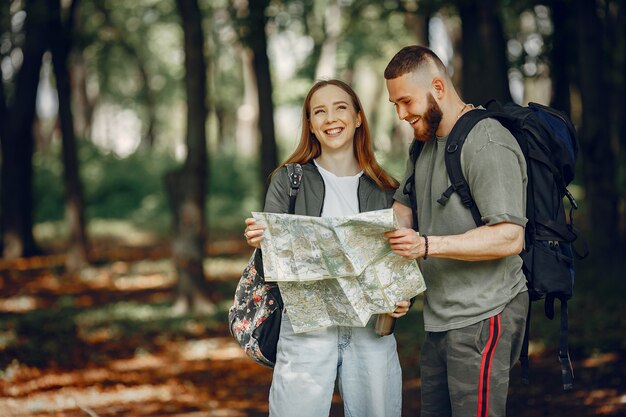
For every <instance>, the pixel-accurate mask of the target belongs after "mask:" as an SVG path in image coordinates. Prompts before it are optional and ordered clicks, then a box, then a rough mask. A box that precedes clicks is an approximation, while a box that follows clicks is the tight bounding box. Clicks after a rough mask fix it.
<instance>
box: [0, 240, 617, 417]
mask: <svg viewBox="0 0 626 417" xmlns="http://www.w3.org/2000/svg"><path fill="white" fill-rule="evenodd" d="M144 243H145V242H144ZM144 243H141V244H133V245H130V244H127V242H124V245H121V244H120V245H117V246H116V245H111V243H110V242H107V243H105V244H103V243H102V242H99V245H100V246H99V249H98V250H99V251H100V254H102V255H107V256H110V255H111V254H115V255H116V256H111V258H113V259H117V260H116V261H113V262H105V261H99V262H96V263H95V264H94V265H92V266H90V267H88V268H86V269H84V270H83V271H82V272H81V274H80V275H78V276H75V277H68V276H66V275H65V274H64V273H63V268H62V264H63V263H62V261H63V258H62V255H54V256H49V257H42V258H39V259H29V260H20V261H19V262H18V261H16V262H14V263H13V264H9V265H7V264H6V263H5V264H0V361H1V362H2V366H1V367H0V416H1V417H5V416H6V417H13V416H15V417H18V416H20V417H22V416H24V417H25V416H29V417H44V416H46V417H47V416H69V417H74V416H76V417H78V416H90V417H94V416H97V417H105V416H139V417H141V416H180V417H200V416H203V417H206V416H216V417H231V416H232V417H241V416H248V417H260V416H266V415H267V394H268V390H269V386H270V383H271V370H270V369H268V368H264V367H262V366H260V365H257V364H256V363H254V362H252V361H251V360H250V359H248V358H246V357H245V355H244V354H243V351H242V350H241V349H240V348H239V347H238V346H237V345H236V343H235V342H234V340H233V339H232V338H231V337H230V335H229V332H228V328H227V326H226V315H227V314H226V313H227V309H228V307H229V306H230V305H231V303H232V297H233V293H234V289H235V285H236V283H237V280H238V278H239V276H240V274H241V271H242V270H243V268H244V265H245V263H246V261H247V259H248V257H249V256H250V250H249V249H248V248H246V247H245V246H243V245H242V242H239V241H220V242H214V243H209V245H208V247H207V252H208V253H210V254H211V256H208V257H207V261H206V263H205V270H206V273H207V279H208V280H209V281H210V283H211V286H212V288H213V289H214V294H213V296H212V301H213V302H214V303H215V305H216V307H217V308H216V312H215V313H214V314H210V315H194V314H182V315H181V314H176V313H175V312H174V311H173V309H172V308H171V307H172V305H173V300H174V298H175V290H176V282H175V277H174V273H173V269H172V265H171V262H170V261H169V259H168V258H167V257H163V256H162V254H163V251H166V250H167V247H166V246H160V247H157V248H156V249H155V247H154V246H149V245H148V246H146V245H144ZM125 245H126V246H125ZM112 246H113V247H112ZM103 258H104V256H103V257H102V258H98V259H103ZM579 288H581V286H579ZM581 289H582V288H581ZM582 300H584V298H582ZM588 302H589V303H592V301H591V300H590V301H588ZM613 302H615V300H609V299H605V302H604V303H605V304H607V305H612V304H610V303H613ZM537 307H538V311H541V308H542V306H537ZM584 311H589V310H588V309H587V310H585V308H582V307H578V309H576V308H574V309H572V321H573V323H575V324H574V327H572V329H573V331H572V334H573V336H576V337H578V338H581V337H592V338H598V337H606V336H607V331H606V330H604V329H603V328H602V327H601V326H602V325H604V324H602V323H606V322H607V320H602V321H597V323H596V324H595V325H593V326H592V328H591V329H583V328H582V327H581V323H584V321H581V318H580V316H577V315H576V314H583V315H584V314H585V313H584ZM576 312H577V313H576ZM581 312H582V313H581ZM609 313H610V312H609ZM602 317H604V316H602ZM609 317H610V316H609ZM535 318H536V319H541V317H540V314H538V315H537V317H535ZM617 320H618V321H619V319H617ZM549 324H553V323H549ZM422 326H423V324H422V320H421V300H420V299H418V301H417V302H416V304H415V306H414V308H413V309H412V311H411V312H410V313H409V315H408V316H407V317H406V318H404V319H402V320H401V321H399V322H398V326H397V327H396V338H397V340H398V350H399V354H400V358H401V362H402V367H403V381H404V384H403V392H404V395H403V417H408V416H419V406H420V399H419V398H420V387H421V383H420V379H419V346H420V344H421V341H422V339H423V330H422V328H423V327H422ZM551 328H558V326H551ZM609 328H610V329H613V328H615V325H614V324H611V325H610V326H609ZM552 330H554V329H552ZM587 331H589V332H591V334H590V335H586V333H585V332H587ZM614 331H619V328H615V329H614ZM611 337H612V336H611ZM622 337H623V335H622ZM550 347H551V346H550V345H549V344H548V345H547V346H546V344H544V343H542V342H541V341H540V340H539V339H537V340H533V341H532V344H531V354H532V356H531V359H532V367H531V372H532V374H531V385H530V386H522V385H521V383H520V381H519V369H517V368H516V369H514V371H513V376H512V379H511V390H510V392H511V394H510V397H509V412H508V415H510V416H515V417H538V416H546V417H547V416H550V417H554V416H556V417H560V416H567V417H588V416H612V417H620V416H621V417H626V363H625V361H624V360H623V359H624V355H623V352H622V350H620V349H619V348H617V349H616V351H615V352H608V353H607V352H598V353H595V354H591V355H587V356H585V357H583V356H580V353H579V352H573V353H572V357H573V361H574V373H575V377H576V379H575V381H574V384H575V385H574V390H573V391H570V392H564V391H563V390H562V387H561V380H560V369H559V366H558V361H557V359H556V356H555V354H554V352H553V351H551V350H550ZM330 415H331V417H340V416H343V411H342V405H341V399H340V397H339V396H338V394H335V397H334V400H333V406H332V410H331V414H330Z"/></svg>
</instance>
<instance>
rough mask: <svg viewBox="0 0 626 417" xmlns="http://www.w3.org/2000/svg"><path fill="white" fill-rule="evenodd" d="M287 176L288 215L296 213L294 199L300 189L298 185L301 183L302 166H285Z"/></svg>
mask: <svg viewBox="0 0 626 417" xmlns="http://www.w3.org/2000/svg"><path fill="white" fill-rule="evenodd" d="M285 166H286V167H287V175H288V176H289V190H288V192H287V194H288V195H289V209H288V213H289V214H294V213H295V212H296V197H297V196H298V191H299V189H300V183H301V182H302V173H303V171H302V166H301V165H300V164H286V165H285Z"/></svg>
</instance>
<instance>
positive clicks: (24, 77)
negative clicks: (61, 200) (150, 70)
mask: <svg viewBox="0 0 626 417" xmlns="http://www.w3.org/2000/svg"><path fill="white" fill-rule="evenodd" d="M24 11H25V14H26V20H25V22H24V27H23V29H22V30H23V33H24V37H23V39H24V41H23V45H21V51H22V56H23V60H22V65H21V67H20V68H19V72H18V73H17V75H15V77H14V78H13V80H12V87H13V88H12V92H11V95H10V97H7V96H9V94H4V96H5V99H6V100H7V103H5V104H3V107H4V109H3V111H2V114H3V120H2V128H1V131H0V135H1V136H0V139H1V146H2V179H1V181H2V184H1V187H0V205H1V206H2V210H1V211H2V220H1V221H2V233H3V236H2V238H3V256H4V257H6V258H17V257H20V256H30V255H35V254H38V253H39V252H40V250H39V248H38V247H37V245H36V243H35V239H34V237H33V214H32V213H33V190H32V180H33V164H32V156H33V146H34V140H33V133H32V128H33V122H34V120H35V104H36V98H37V87H38V85H39V71H40V69H41V62H42V58H43V54H44V52H45V50H46V47H47V28H48V19H49V15H48V7H47V1H45V0H29V1H26V2H25V5H24Z"/></svg>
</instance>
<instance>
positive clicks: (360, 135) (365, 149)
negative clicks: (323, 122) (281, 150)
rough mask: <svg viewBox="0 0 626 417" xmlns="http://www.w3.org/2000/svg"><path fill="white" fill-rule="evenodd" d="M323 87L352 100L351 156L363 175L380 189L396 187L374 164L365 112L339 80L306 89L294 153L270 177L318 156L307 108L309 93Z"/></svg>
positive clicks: (320, 149)
mask: <svg viewBox="0 0 626 417" xmlns="http://www.w3.org/2000/svg"><path fill="white" fill-rule="evenodd" d="M327 85H334V86H336V87H339V88H341V89H342V90H343V91H345V92H346V93H348V95H349V96H350V97H351V98H352V104H353V105H354V110H355V111H356V113H357V114H360V115H361V126H359V127H357V128H356V130H355V131H354V157H355V158H356V160H357V162H358V164H359V167H360V168H361V169H362V170H363V173H364V174H365V175H367V176H368V177H369V178H370V179H371V180H372V181H374V182H375V183H376V184H377V185H378V186H379V187H380V188H383V189H395V188H398V185H399V184H398V181H396V179H395V178H393V177H392V176H391V175H389V174H388V173H387V172H385V170H384V169H383V168H382V167H381V166H380V165H378V162H376V157H375V156H374V149H373V148H372V139H371V136H370V129H369V126H368V124H367V119H366V117H365V113H364V112H363V110H362V106H361V101H360V100H359V97H358V96H357V95H356V93H355V92H354V90H353V89H352V87H350V86H349V85H348V84H346V83H345V82H343V81H341V80H336V79H331V80H321V81H318V82H316V83H315V84H314V85H313V87H311V89H310V90H309V93H308V94H307V96H306V98H305V99H304V105H303V106H302V133H301V135H300V142H299V143H298V147H297V148H296V150H295V151H294V152H293V153H292V154H291V155H290V156H289V157H288V158H287V159H286V160H285V162H283V163H282V164H281V165H280V166H279V167H278V168H276V170H274V172H273V173H272V176H274V175H275V174H276V173H277V172H278V171H280V169H281V168H282V167H284V166H285V165H286V164H293V163H298V164H301V165H302V164H306V163H308V162H309V161H311V160H312V159H314V158H317V157H318V156H320V155H321V153H322V147H321V145H320V142H319V140H317V138H316V137H315V135H314V134H312V133H311V130H310V128H309V119H310V107H311V97H312V96H313V94H314V93H315V92H316V91H317V90H319V89H320V88H322V87H326V86H327Z"/></svg>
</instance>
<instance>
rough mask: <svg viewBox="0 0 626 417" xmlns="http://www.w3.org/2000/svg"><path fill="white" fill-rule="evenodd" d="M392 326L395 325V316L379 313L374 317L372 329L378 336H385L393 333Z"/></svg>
mask: <svg viewBox="0 0 626 417" xmlns="http://www.w3.org/2000/svg"><path fill="white" fill-rule="evenodd" d="M394 327H396V318H395V317H391V316H390V315H389V314H379V315H378V317H377V318H376V325H375V326H374V331H375V332H376V334H377V335H379V336H387V335H390V334H391V333H393V329H394Z"/></svg>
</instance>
